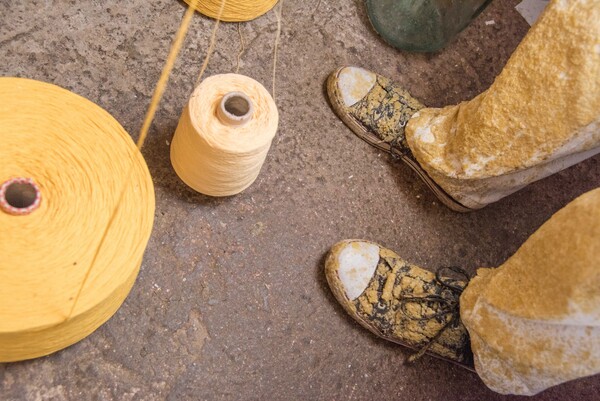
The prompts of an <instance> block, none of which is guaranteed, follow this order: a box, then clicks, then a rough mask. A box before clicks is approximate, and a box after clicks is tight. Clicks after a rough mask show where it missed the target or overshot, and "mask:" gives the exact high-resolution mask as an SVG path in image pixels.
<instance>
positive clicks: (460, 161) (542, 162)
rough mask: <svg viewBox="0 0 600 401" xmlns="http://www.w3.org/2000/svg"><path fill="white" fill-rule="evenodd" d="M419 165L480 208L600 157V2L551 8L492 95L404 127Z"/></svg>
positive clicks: (558, 0)
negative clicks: (590, 158)
mask: <svg viewBox="0 0 600 401" xmlns="http://www.w3.org/2000/svg"><path fill="white" fill-rule="evenodd" d="M406 137H407V141H408V144H409V146H410V148H411V150H412V152H413V154H414V156H415V157H416V159H417V161H418V162H419V164H420V165H421V166H422V167H423V168H424V169H425V171H427V173H428V174H429V175H430V176H431V178H433V179H434V181H436V182H437V183H438V185H440V186H441V187H442V188H443V189H444V190H445V191H446V192H447V193H449V194H450V195H451V196H452V197H453V198H455V199H456V200H457V201H459V202H460V203H462V204H464V205H465V206H467V207H471V208H480V207H483V206H485V205H486V204H488V203H491V202H494V201H496V200H498V199H500V198H502V197H504V196H506V195H509V194H511V193H513V192H515V191H517V190H519V189H520V188H522V187H523V186H525V185H527V184H529V183H531V182H533V181H536V180H539V179H541V178H544V177H547V176H548V175H551V174H554V173H555V172H557V171H560V170H562V169H564V168H567V167H569V166H571V165H573V164H576V163H578V162H580V161H582V160H584V159H586V158H588V157H591V156H593V155H595V154H597V153H599V152H600V0H587V1H586V0H553V1H551V3H550V4H549V5H548V6H547V8H546V10H545V12H544V13H543V14H542V15H541V16H540V18H539V20H538V22H537V24H536V25H534V26H533V27H532V28H531V30H530V31H529V33H528V34H527V35H526V36H525V38H524V39H523V41H522V42H521V44H520V45H519V47H518V48H517V49H516V50H515V52H514V54H513V55H512V57H511V58H510V59H509V61H508V63H507V64H506V66H505V68H504V69H503V71H502V72H501V73H500V75H499V76H498V77H497V78H496V80H495V82H494V83H493V84H492V85H491V87H490V88H489V89H488V90H487V91H485V92H484V93H482V94H480V95H479V96H477V97H476V98H474V99H473V100H471V101H468V102H463V103H460V104H458V105H455V106H449V107H445V108H441V109H438V108H427V109H423V110H421V111H420V112H419V113H417V114H416V115H415V116H414V117H413V118H412V119H411V120H410V121H409V122H408V124H407V127H406Z"/></svg>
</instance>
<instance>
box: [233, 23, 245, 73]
mask: <svg viewBox="0 0 600 401" xmlns="http://www.w3.org/2000/svg"><path fill="white" fill-rule="evenodd" d="M237 31H238V35H239V36H240V51H239V52H238V55H237V65H236V67H235V73H236V74H237V73H239V72H240V64H241V63H242V55H243V54H244V51H245V50H246V44H245V43H244V35H242V24H241V23H238V26H237Z"/></svg>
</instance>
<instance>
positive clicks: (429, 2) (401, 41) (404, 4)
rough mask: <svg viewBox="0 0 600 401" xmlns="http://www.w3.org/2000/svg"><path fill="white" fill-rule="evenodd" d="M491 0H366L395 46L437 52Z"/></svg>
mask: <svg viewBox="0 0 600 401" xmlns="http://www.w3.org/2000/svg"><path fill="white" fill-rule="evenodd" d="M490 1H491V0H462V1H461V0H366V3H367V12H368V14H369V19H370V20H371V23H372V24H373V27H374V28H375V30H376V31H377V32H378V33H379V35H381V37H382V38H383V39H384V40H385V41H386V42H388V43H389V44H391V45H392V46H394V47H397V48H398V49H401V50H407V51H415V52H434V51H437V50H440V49H441V48H443V47H444V46H446V45H447V44H448V43H449V42H450V41H451V40H452V38H454V36H456V34H457V33H459V32H460V31H462V30H463V29H464V28H465V27H466V26H467V25H468V24H469V22H471V21H472V20H473V18H475V17H476V16H477V15H478V14H479V13H480V12H481V11H482V10H483V9H484V8H485V7H486V6H487V5H488V4H489V3H490Z"/></svg>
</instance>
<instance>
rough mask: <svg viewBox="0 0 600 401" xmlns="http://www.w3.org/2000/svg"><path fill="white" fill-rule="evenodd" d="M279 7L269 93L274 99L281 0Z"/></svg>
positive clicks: (281, 0)
mask: <svg viewBox="0 0 600 401" xmlns="http://www.w3.org/2000/svg"><path fill="white" fill-rule="evenodd" d="M278 8H279V9H278V10H277V11H276V12H275V14H276V15H277V33H276V34H275V45H274V46H273V81H272V82H273V90H272V92H271V95H272V96H273V99H275V75H276V74H277V49H278V48H279V38H280V36H281V17H282V12H283V10H282V8H283V0H280V2H279V7H278Z"/></svg>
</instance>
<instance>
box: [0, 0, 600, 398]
mask: <svg viewBox="0 0 600 401" xmlns="http://www.w3.org/2000/svg"><path fill="white" fill-rule="evenodd" d="M516 3H518V1H516V0H510V1H495V2H493V3H492V5H491V6H490V7H489V8H488V9H487V10H486V11H485V12H484V13H483V14H482V15H480V16H479V17H478V18H477V20H476V21H475V22H474V23H473V24H472V25H471V26H470V27H469V28H468V29H467V30H466V31H464V32H463V33H462V34H461V35H459V37H458V38H457V39H456V40H455V41H454V42H453V43H452V44H451V45H450V46H449V47H448V48H447V49H446V50H444V51H443V52H441V53H439V54H432V55H422V54H407V53H402V52H399V51H397V50H394V49H392V48H390V47H388V46H387V45H385V44H384V43H383V42H382V41H381V40H380V39H379V38H378V37H377V35H376V34H375V33H374V32H373V31H372V29H371V28H370V25H369V23H368V20H367V18H366V15H365V11H364V5H363V2H362V1H359V0H337V1H320V0H307V1H289V0H288V1H285V3H284V4H283V31H282V37H281V47H280V49H279V64H278V70H277V103H278V105H279V108H280V115H281V123H280V128H279V133H278V136H277V138H276V140H275V141H274V143H273V147H272V149H271V151H270V154H269V156H268V158H267V161H266V164H265V166H264V168H263V171H262V173H261V175H260V177H259V179H258V180H257V182H256V183H255V184H254V185H253V186H252V187H250V188H249V189H248V190H247V191H245V192H244V193H242V194H240V195H238V196H235V197H231V198H226V199H214V198H209V197H206V196H203V195H199V194H197V193H195V192H193V191H192V190H190V189H188V188H187V187H186V186H185V185H184V184H182V183H181V181H180V180H179V179H178V177H177V176H176V174H175V173H174V172H173V170H172V168H171V165H170V161H169V153H168V151H169V146H168V145H169V141H170V140H171V137H172V134H173V131H174V129H175V126H176V124H177V121H178V118H179V113H180V111H181V109H182V106H183V105H184V104H185V102H186V99H187V97H188V95H189V94H190V93H191V91H192V86H193V82H194V81H195V79H196V74H197V73H198V71H199V67H200V64H201V62H202V60H203V58H204V55H205V51H206V48H207V43H208V38H209V35H210V29H211V28H212V26H213V22H212V21H211V20H209V19H207V18H204V17H202V16H199V15H198V16H197V17H196V18H195V19H194V22H193V26H192V29H191V31H190V34H189V36H188V39H187V41H186V42H185V48H184V51H183V53H182V56H181V57H180V60H179V62H178V63H177V65H176V68H175V71H174V73H173V76H172V78H171V81H170V84H169V88H168V91H167V93H166V96H165V98H164V100H163V102H162V104H161V108H160V112H159V113H158V116H157V119H156V122H155V124H154V125H153V128H152V131H151V134H150V139H149V142H148V143H147V146H146V148H145V149H144V155H145V158H146V160H147V162H148V165H149V167H150V171H151V173H152V175H153V177H154V183H155V186H156V198H157V211H156V221H155V227H154V231H153V235H152V238H151V240H150V243H149V245H148V250H147V252H146V256H145V259H144V263H143V266H142V270H141V273H140V276H139V278H138V280H137V282H136V284H135V286H134V288H133V291H132V292H131V294H130V296H129V297H128V299H127V300H126V302H125V303H124V305H123V307H122V308H121V309H120V310H119V311H118V312H117V314H116V315H115V316H114V317H113V318H112V319H111V320H110V321H109V322H108V323H106V324H105V325H104V326H102V327H101V328H100V329H99V330H98V331H96V332H95V333H94V334H92V335H91V336H89V337H88V338H86V339H85V340H83V341H81V342H80V343H78V344H76V345H74V346H72V347H70V348H68V349H66V350H63V351H61V352H58V353H56V354H54V355H51V356H49V357H45V358H40V359H37V360H33V361H27V362H21V363H13V364H5V365H0V399H2V400H316V399H323V400H367V399H368V400H384V399H385V400H387V399H393V400H411V401H412V400H501V399H502V400H503V399H511V397H502V396H500V395H497V394H495V393H493V392H491V391H490V390H488V389H487V388H486V387H485V386H484V385H483V384H482V382H481V381H480V380H479V378H478V377H477V376H476V375H475V374H473V373H470V372H467V371H464V370H461V369H460V368H457V367H455V366H453V365H451V364H448V363H445V362H441V361H438V360H436V359H433V358H431V357H424V358H423V359H422V360H420V361H418V362H417V363H416V364H415V365H414V366H405V365H403V360H404V358H405V357H406V355H407V351H406V350H405V349H404V348H402V347H399V346H395V345H393V344H387V343H385V342H384V341H381V340H378V339H377V338H375V337H373V336H372V335H371V334H370V333H368V332H366V331H365V330H363V329H361V328H360V327H359V326H358V325H357V324H355V323H354V322H353V321H352V320H351V319H350V318H349V317H347V316H346V315H345V314H344V312H343V310H342V309H341V307H339V306H338V305H337V304H336V303H335V300H334V299H333V297H332V295H331V294H330V292H329V291H328V288H327V286H326V283H325V281H324V278H323V274H322V261H323V256H324V254H325V253H326V252H327V250H328V248H329V246H331V245H332V244H333V243H335V242H336V241H338V240H341V239H344V238H348V237H355V238H356V237H358V238H368V239H372V240H375V241H379V242H380V243H382V244H384V245H386V246H388V247H390V248H392V249H395V250H397V251H398V252H399V253H400V254H401V255H403V256H404V257H405V258H406V259H408V260H411V261H413V262H415V263H418V264H420V265H422V266H425V267H429V268H432V269H435V268H437V267H439V266H442V265H461V266H464V267H465V268H466V269H468V270H469V271H470V272H474V270H475V269H476V268H477V267H480V266H497V265H499V264H500V263H502V262H503V261H504V260H505V259H506V258H507V257H508V256H510V255H511V254H512V253H513V252H515V250H516V249H517V248H518V247H519V245H520V244H521V243H522V242H523V241H524V240H525V239H526V238H527V237H528V236H529V235H530V234H531V233H532V232H533V231H534V230H535V229H536V228H537V227H539V226H540V225H541V224H542V223H543V222H544V221H545V220H546V219H548V218H549V217H550V216H551V215H552V214H553V213H554V212H556V211H557V210H558V209H560V208H561V207H562V206H564V205H565V204H566V203H568V202H569V201H570V200H572V199H573V198H575V197H577V196H578V195H580V194H582V193H584V192H586V191H588V190H590V189H592V188H595V187H597V186H599V185H600V158H598V157H596V158H593V159H590V160H587V161H585V162H583V163H581V164H579V165H577V166H575V167H572V168H570V169H568V170H566V171H563V172H560V173H558V174H556V175H554V176H552V177H550V178H547V179H545V180H542V181H540V182H537V183H535V184H533V185H530V186H528V187H527V188H525V189H523V190H522V191H520V192H518V193H517V194H514V195H512V196H510V197H508V198H506V199H504V200H502V201H500V202H498V203H496V204H494V205H491V206H489V207H487V208H485V209H483V210H481V211H478V212H475V213H471V214H467V215H463V214H457V213H454V212H452V211H450V210H448V209H447V208H446V207H444V206H442V205H440V203H439V202H437V201H436V199H435V197H434V196H433V195H432V194H431V193H430V192H429V191H428V189H427V188H426V187H425V185H424V184H422V183H421V182H420V181H419V179H418V178H417V177H416V176H415V175H414V174H413V173H412V172H411V171H410V170H409V168H407V167H405V166H404V165H396V164H393V163H391V162H390V160H389V159H388V157H386V156H385V155H384V154H381V153H379V152H377V151H376V150H374V149H372V148H370V147H369V146H368V145H366V144H365V143H363V142H362V141H360V140H358V139H357V138H356V137H355V136H354V135H353V134H352V133H351V132H350V131H349V130H348V129H347V128H346V127H345V126H344V125H343V124H342V123H341V122H340V121H339V120H338V119H337V118H336V117H335V115H334V114H333V112H332V111H331V109H330V107H329V105H328V103H327V100H326V97H325V94H324V89H323V87H324V86H323V83H324V80H325V78H326V77H327V75H328V73H329V72H330V71H332V70H333V69H334V68H336V67H338V66H340V65H344V64H355V65H361V66H364V67H367V68H370V69H373V70H375V71H378V72H380V73H383V74H385V75H387V76H390V77H392V78H394V79H395V80H397V81H399V82H401V83H402V84H404V85H405V86H406V87H407V89H409V90H410V91H411V92H412V93H414V94H415V95H416V96H417V97H418V98H419V99H421V100H422V101H423V102H424V103H426V104H429V105H433V106H442V105H445V104H450V103H455V102H459V101H462V100H467V99H469V98H471V97H473V96H474V95H476V94H477V93H479V92H481V91H483V90H485V89H486V88H487V87H488V86H489V85H490V84H491V82H492V81H493V79H494V77H495V76H496V75H497V74H498V73H499V71H500V70H501V69H502V67H503V65H504V64H505V62H506V60H507V59H508V57H509V55H510V54H511V52H512V50H513V49H514V48H515V47H516V46H517V44H518V43H519V41H520V40H521V38H522V37H523V35H524V34H525V33H526V31H527V29H528V26H527V25H526V23H525V21H524V20H523V19H522V18H521V16H520V15H518V14H517V13H516V11H514V9H513V8H514V6H515V4H516ZM183 12H184V5H183V3H181V2H179V1H176V0H155V1H142V0H132V1H127V2H122V1H118V0H107V1H99V0H94V1H92V0H90V1H67V0H61V1H59V0H56V1H52V0H46V1H42V0H37V1H27V2H24V1H23V2H12V1H8V0H1V1H0V60H2V62H1V63H0V74H2V75H11V76H22V77H29V78H34V79H39V80H43V81H48V82H52V83H55V84H57V85H60V86H63V87H65V88H68V89H70V90H72V91H74V92H76V93H78V94H80V95H83V96H85V97H87V98H89V99H91V100H92V101H94V102H96V103H98V104H99V105H101V106H102V107H104V108H106V109H107V110H108V111H109V112H110V113H111V114H112V115H114V116H115V117H116V118H117V120H119V121H120V122H121V123H122V124H123V125H124V127H125V128H126V129H127V130H128V131H129V132H131V133H136V132H137V131H138V129H139V127H140V124H141V121H142V118H143V115H144V112H145V109H146V107H147V105H148V102H149V98H150V96H151V94H152V90H153V87H154V83H155V82H156V81H157V79H158V76H159V73H160V70H161V68H162V64H163V60H164V59H165V57H166V54H167V50H168V47H169V45H170V42H171V38H172V37H173V34H174V32H175V30H176V28H177V26H178V24H179V21H180V19H181V16H182V14H183ZM490 20H494V21H495V24H493V25H486V24H485V21H490ZM276 27H277V22H276V17H275V14H274V13H273V12H270V13H268V14H266V15H265V16H263V17H261V18H259V19H257V20H255V21H252V22H249V23H245V24H242V25H240V26H239V29H240V31H241V34H242V36H243V38H244V41H245V43H246V50H245V52H244V54H243V55H242V57H241V61H242V62H241V65H240V73H242V74H246V75H249V76H251V77H253V78H255V79H257V80H259V81H261V82H262V83H263V84H265V86H267V87H268V88H270V87H271V65H272V51H273V42H274V38H275V36H274V35H275V31H276ZM237 29H238V25H237V24H223V25H222V26H221V28H220V29H219V33H218V46H217V47H216V51H215V54H214V57H213V58H212V61H211V63H210V65H209V68H208V72H207V73H208V74H216V73H225V72H232V71H234V70H235V68H236V60H237V55H238V51H239V47H240V41H239V36H238V32H237ZM549 123H551V121H549ZM134 136H135V134H134ZM598 394H600V376H597V377H591V378H586V379H582V380H578V381H574V382H571V383H567V384H564V385H561V386H558V387H556V388H553V389H550V390H547V391H546V392H544V393H542V394H540V395H538V396H537V397H534V398H532V399H536V400H593V399H596V400H597V399H598V397H599V396H598Z"/></svg>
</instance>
